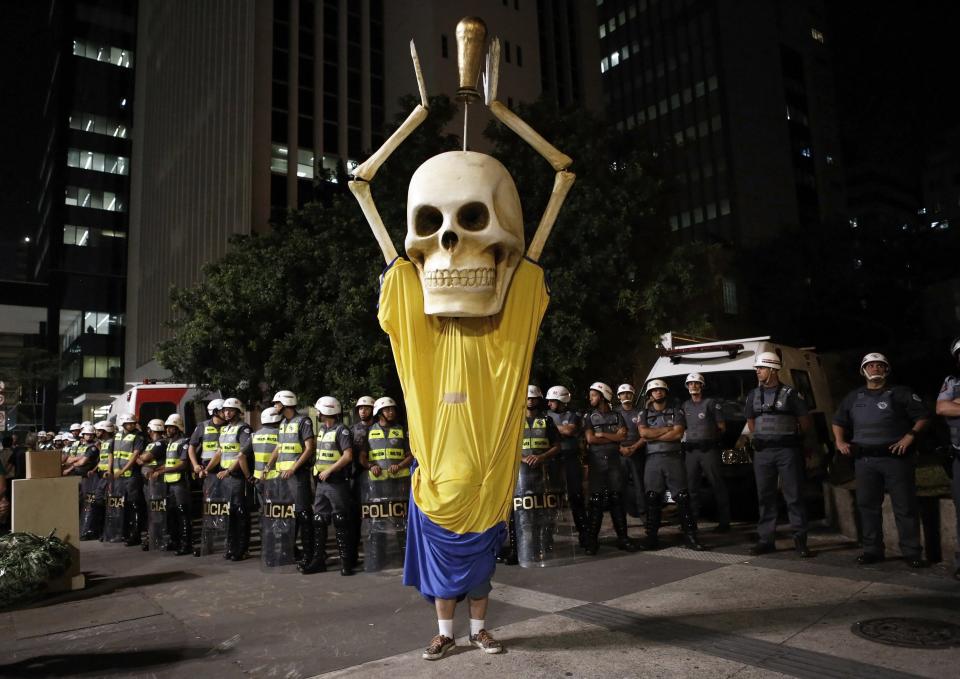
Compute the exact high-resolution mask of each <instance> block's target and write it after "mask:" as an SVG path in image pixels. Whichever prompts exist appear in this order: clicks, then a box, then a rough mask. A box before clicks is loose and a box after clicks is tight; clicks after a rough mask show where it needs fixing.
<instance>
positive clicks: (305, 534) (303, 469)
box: [265, 389, 327, 569]
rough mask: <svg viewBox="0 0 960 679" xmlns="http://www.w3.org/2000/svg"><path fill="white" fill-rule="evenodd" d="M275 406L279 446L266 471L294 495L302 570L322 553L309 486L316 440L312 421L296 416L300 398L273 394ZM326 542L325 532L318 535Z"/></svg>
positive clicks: (292, 394) (288, 392)
mask: <svg viewBox="0 0 960 679" xmlns="http://www.w3.org/2000/svg"><path fill="white" fill-rule="evenodd" d="M273 407H274V408H275V409H276V410H277V412H278V413H280V416H281V419H280V430H279V432H278V433H277V447H276V449H275V450H274V452H273V455H272V456H271V457H270V460H269V461H268V462H267V466H266V468H265V469H266V471H267V472H269V471H271V470H274V469H275V470H276V471H277V472H279V474H280V478H281V479H282V480H283V481H284V482H286V484H287V486H288V488H289V490H290V492H291V494H292V495H293V508H294V513H295V514H296V528H297V530H298V531H299V532H300V545H301V548H302V550H303V558H302V559H301V560H300V563H299V564H298V565H299V567H300V568H301V569H302V568H303V567H305V566H306V565H307V564H309V563H311V562H312V561H314V554H315V552H316V551H321V552H322V551H323V545H322V544H319V545H318V544H317V539H316V538H315V536H314V534H315V533H317V529H316V526H315V522H314V516H313V488H312V487H311V484H310V465H311V463H312V462H313V458H314V453H315V451H316V445H317V440H316V437H315V436H314V433H313V422H312V421H311V420H310V418H309V417H307V416H306V415H300V414H299V413H297V395H296V394H294V393H293V392H292V391H290V390H288V389H282V390H280V391H278V392H277V393H276V394H274V395H273ZM318 537H320V539H322V540H323V541H324V542H326V539H327V536H326V530H324V532H323V535H322V536H318Z"/></svg>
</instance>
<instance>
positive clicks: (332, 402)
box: [281, 396, 343, 415]
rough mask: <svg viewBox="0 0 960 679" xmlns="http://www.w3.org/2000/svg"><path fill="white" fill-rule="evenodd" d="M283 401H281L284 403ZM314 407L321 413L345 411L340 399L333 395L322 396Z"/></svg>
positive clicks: (333, 413)
mask: <svg viewBox="0 0 960 679" xmlns="http://www.w3.org/2000/svg"><path fill="white" fill-rule="evenodd" d="M282 402H283V401H281V403H282ZM314 407H315V408H316V409H317V410H319V411H320V414H321V415H339V414H340V413H342V412H343V409H342V408H341V407H340V401H338V400H337V399H335V398H334V397H333V396H321V397H320V398H318V399H317V402H316V403H315V404H314Z"/></svg>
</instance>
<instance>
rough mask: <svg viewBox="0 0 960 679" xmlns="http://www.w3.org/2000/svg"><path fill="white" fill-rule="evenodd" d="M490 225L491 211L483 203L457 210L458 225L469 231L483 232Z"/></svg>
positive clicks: (468, 205) (469, 204)
mask: <svg viewBox="0 0 960 679" xmlns="http://www.w3.org/2000/svg"><path fill="white" fill-rule="evenodd" d="M489 223H490V211H489V210H488V209H487V206H486V205H484V204H483V203H467V204H466V205H463V206H461V207H460V209H459V210H457V224H459V225H460V227H461V228H463V229H466V230H467V231H481V230H483V229H485V228H487V224H489Z"/></svg>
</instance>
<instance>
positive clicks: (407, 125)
mask: <svg viewBox="0 0 960 679" xmlns="http://www.w3.org/2000/svg"><path fill="white" fill-rule="evenodd" d="M427 113H428V111H427V109H426V107H424V106H423V105H421V104H418V105H417V107H416V108H415V109H413V110H412V111H411V112H410V115H409V116H407V119H406V120H404V121H403V124H402V125H400V127H398V128H397V129H396V131H395V132H394V133H393V134H391V135H390V138H389V139H387V140H386V141H385V142H383V146H381V147H380V148H378V149H377V150H376V151H375V152H374V153H373V155H372V156H370V157H369V158H367V159H366V161H364V162H363V163H362V164H361V165H358V166H357V167H356V169H354V171H353V176H354V177H356V178H358V179H363V180H364V181H371V180H372V179H373V177H374V176H375V175H376V174H377V170H379V169H380V166H381V165H383V164H384V163H385V162H386V161H387V158H389V157H390V155H391V154H392V153H393V152H394V151H396V150H397V147H398V146H400V144H402V143H403V140H404V139H406V138H407V137H409V136H410V133H411V132H413V131H414V130H415V129H417V127H419V126H420V123H422V122H423V121H424V120H426V119H427Z"/></svg>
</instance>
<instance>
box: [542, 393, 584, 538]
mask: <svg viewBox="0 0 960 679" xmlns="http://www.w3.org/2000/svg"><path fill="white" fill-rule="evenodd" d="M569 404H570V390H568V389H567V388H566V387H564V386H562V385H557V386H553V387H550V388H549V389H547V407H548V408H550V410H549V412H548V413H547V415H548V416H549V417H550V419H551V420H553V423H554V425H556V427H557V431H558V432H559V433H560V456H559V463H560V466H561V468H562V470H563V474H564V479H565V480H566V487H567V502H568V503H569V505H570V513H571V514H572V515H573V523H574V525H575V526H576V527H577V533H578V534H579V535H580V546H581V547H584V546H585V545H586V539H587V533H586V525H587V519H586V513H585V510H584V504H583V463H582V462H581V461H580V429H581V422H582V418H581V417H580V414H579V413H576V412H574V411H572V410H570V407H569Z"/></svg>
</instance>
